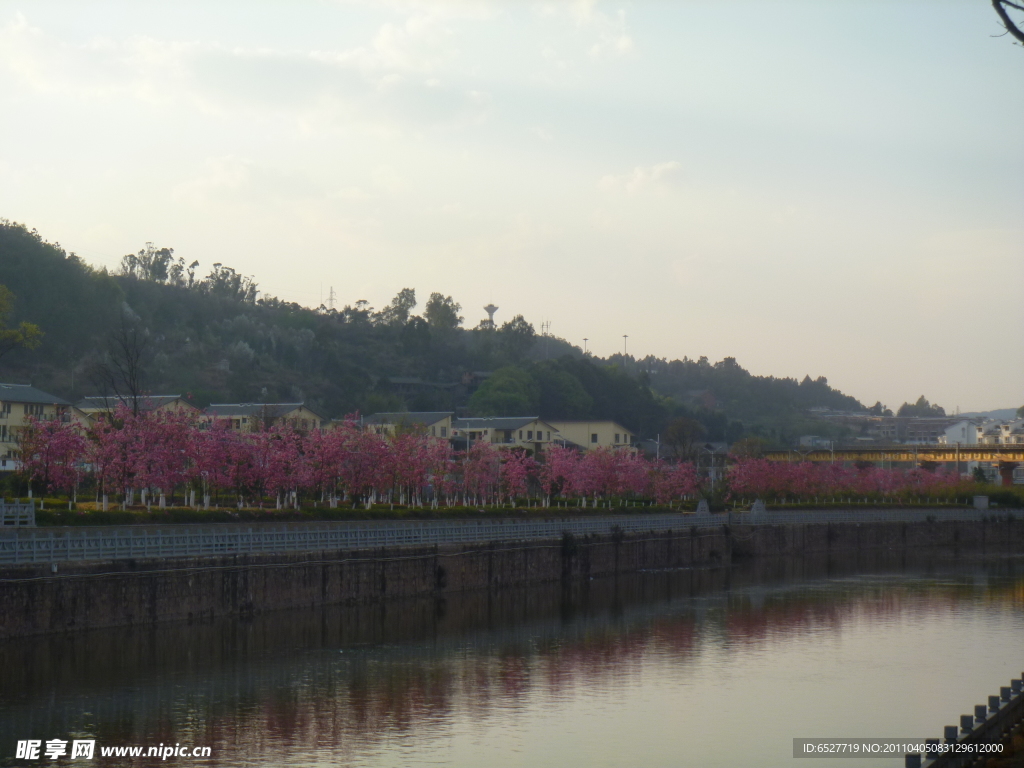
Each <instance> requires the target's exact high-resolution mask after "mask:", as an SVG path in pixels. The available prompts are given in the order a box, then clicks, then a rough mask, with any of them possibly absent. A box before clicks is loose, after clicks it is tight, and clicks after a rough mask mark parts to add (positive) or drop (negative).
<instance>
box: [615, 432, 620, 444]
mask: <svg viewBox="0 0 1024 768" xmlns="http://www.w3.org/2000/svg"><path fill="white" fill-rule="evenodd" d="M615 442H616V443H617V442H619V433H618V432H616V433H615Z"/></svg>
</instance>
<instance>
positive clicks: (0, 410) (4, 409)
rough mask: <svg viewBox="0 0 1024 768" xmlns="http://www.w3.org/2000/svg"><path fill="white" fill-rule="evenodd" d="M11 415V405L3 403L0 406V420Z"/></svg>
mask: <svg viewBox="0 0 1024 768" xmlns="http://www.w3.org/2000/svg"><path fill="white" fill-rule="evenodd" d="M10 415H11V404H10V403H3V404H2V405H0V419H6V418H7V417H8V416H10Z"/></svg>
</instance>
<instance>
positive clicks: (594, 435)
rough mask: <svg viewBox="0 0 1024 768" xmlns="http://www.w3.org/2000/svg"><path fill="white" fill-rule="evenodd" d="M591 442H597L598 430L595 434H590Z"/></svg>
mask: <svg viewBox="0 0 1024 768" xmlns="http://www.w3.org/2000/svg"><path fill="white" fill-rule="evenodd" d="M590 442H592V443H596V442H597V432H595V433H594V434H592V435H591V436H590Z"/></svg>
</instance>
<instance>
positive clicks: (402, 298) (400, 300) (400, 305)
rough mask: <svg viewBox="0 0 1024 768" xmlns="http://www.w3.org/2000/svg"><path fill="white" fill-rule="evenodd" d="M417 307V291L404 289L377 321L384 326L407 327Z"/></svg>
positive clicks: (385, 308)
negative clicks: (410, 316)
mask: <svg viewBox="0 0 1024 768" xmlns="http://www.w3.org/2000/svg"><path fill="white" fill-rule="evenodd" d="M435 295H437V294H435ZM431 299H433V296H431ZM428 306H429V305H428ZM415 307H416V290H415V289H414V288H403V289H402V290H400V291H399V292H398V294H397V295H396V296H395V298H393V299H392V300H391V303H390V304H388V305H387V306H386V307H384V309H382V310H381V311H380V314H379V315H378V316H377V321H378V322H380V323H381V324H383V325H394V326H401V325H405V324H406V323H407V322H409V315H410V314H411V313H412V310H413V309H414V308H415Z"/></svg>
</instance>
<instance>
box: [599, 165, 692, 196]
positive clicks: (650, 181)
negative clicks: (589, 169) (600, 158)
mask: <svg viewBox="0 0 1024 768" xmlns="http://www.w3.org/2000/svg"><path fill="white" fill-rule="evenodd" d="M681 169H682V166H681V165H680V164H679V163H678V162H676V161H675V160H670V161H669V162H666V163H656V164H655V165H648V166H639V165H638V166H637V167H636V168H634V169H633V170H632V171H631V172H630V173H626V174H623V175H621V176H615V175H608V176H603V177H602V178H601V180H600V181H599V182H598V184H597V185H598V188H599V189H601V190H602V191H603V192H624V193H625V194H627V195H638V194H640V193H642V192H645V191H648V190H651V189H656V188H659V187H661V188H665V187H670V186H673V185H675V184H676V183H678V180H679V177H680V175H681Z"/></svg>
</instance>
